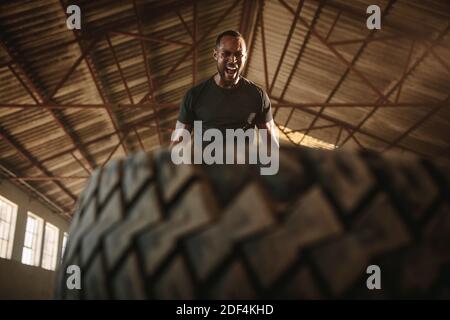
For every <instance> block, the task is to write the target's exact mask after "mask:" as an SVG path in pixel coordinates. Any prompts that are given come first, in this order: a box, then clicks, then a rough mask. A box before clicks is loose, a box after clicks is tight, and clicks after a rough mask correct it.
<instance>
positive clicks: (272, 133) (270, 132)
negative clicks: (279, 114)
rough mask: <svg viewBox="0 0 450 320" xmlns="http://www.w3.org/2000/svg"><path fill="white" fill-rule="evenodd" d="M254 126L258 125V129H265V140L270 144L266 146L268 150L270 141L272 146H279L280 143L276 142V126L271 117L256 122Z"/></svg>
mask: <svg viewBox="0 0 450 320" xmlns="http://www.w3.org/2000/svg"><path fill="white" fill-rule="evenodd" d="M256 126H257V127H258V129H266V135H267V140H266V141H267V143H270V145H269V146H268V150H270V149H271V144H272V143H274V146H276V147H277V148H279V147H280V144H279V142H278V134H277V128H276V125H275V122H274V121H273V119H272V120H270V121H268V122H262V123H257V124H256Z"/></svg>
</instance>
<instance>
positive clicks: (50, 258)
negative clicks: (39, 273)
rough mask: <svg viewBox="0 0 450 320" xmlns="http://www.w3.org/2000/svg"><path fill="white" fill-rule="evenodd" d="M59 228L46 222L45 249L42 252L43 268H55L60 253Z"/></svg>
mask: <svg viewBox="0 0 450 320" xmlns="http://www.w3.org/2000/svg"><path fill="white" fill-rule="evenodd" d="M58 237H59V229H58V228H57V227H55V226H54V225H52V224H50V223H48V222H46V223H45V233H44V250H43V252H42V268H44V269H47V270H55V267H56V260H57V259H56V258H57V255H58Z"/></svg>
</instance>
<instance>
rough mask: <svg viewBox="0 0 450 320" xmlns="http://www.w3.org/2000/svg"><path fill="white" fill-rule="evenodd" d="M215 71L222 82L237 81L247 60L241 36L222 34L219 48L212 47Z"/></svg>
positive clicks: (231, 82) (230, 82)
mask: <svg viewBox="0 0 450 320" xmlns="http://www.w3.org/2000/svg"><path fill="white" fill-rule="evenodd" d="M214 59H215V60H216V61H217V71H218V72H219V75H220V78H221V79H222V81H223V82H224V84H228V85H229V84H233V83H237V81H238V79H239V75H240V74H241V72H242V70H243V69H244V65H245V62H246V60H247V50H246V46H245V41H244V39H242V38H235V37H232V36H224V37H222V39H220V45H219V48H215V49H214Z"/></svg>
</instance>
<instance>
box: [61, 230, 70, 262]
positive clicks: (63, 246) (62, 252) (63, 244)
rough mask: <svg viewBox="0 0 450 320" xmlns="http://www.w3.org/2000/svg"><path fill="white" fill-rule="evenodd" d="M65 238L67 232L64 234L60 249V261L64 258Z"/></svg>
mask: <svg viewBox="0 0 450 320" xmlns="http://www.w3.org/2000/svg"><path fill="white" fill-rule="evenodd" d="M67 237H68V234H67V232H64V236H63V242H62V248H61V261H62V258H63V257H64V251H66V244H67Z"/></svg>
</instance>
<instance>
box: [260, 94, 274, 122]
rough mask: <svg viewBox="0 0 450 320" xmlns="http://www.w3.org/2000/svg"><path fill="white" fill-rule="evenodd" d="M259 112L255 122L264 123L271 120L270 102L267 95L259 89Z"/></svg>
mask: <svg viewBox="0 0 450 320" xmlns="http://www.w3.org/2000/svg"><path fill="white" fill-rule="evenodd" d="M261 100H262V101H261V114H260V116H259V117H258V121H257V123H266V122H269V121H271V120H272V119H273V118H272V104H271V103H270V99H269V96H268V95H267V93H266V92H265V91H264V90H262V89H261Z"/></svg>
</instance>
